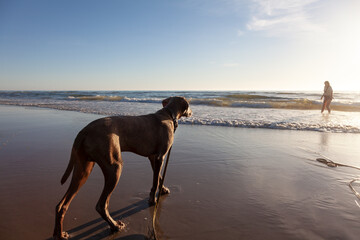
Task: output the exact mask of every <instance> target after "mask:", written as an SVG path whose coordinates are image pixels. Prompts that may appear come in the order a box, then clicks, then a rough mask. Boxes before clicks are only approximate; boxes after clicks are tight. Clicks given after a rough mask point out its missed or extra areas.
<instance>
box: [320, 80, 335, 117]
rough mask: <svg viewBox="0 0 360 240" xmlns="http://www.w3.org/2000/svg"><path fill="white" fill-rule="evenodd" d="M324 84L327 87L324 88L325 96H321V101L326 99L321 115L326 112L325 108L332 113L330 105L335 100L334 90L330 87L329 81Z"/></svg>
mask: <svg viewBox="0 0 360 240" xmlns="http://www.w3.org/2000/svg"><path fill="white" fill-rule="evenodd" d="M324 84H325V86H324V94H323V95H322V96H321V99H323V98H324V101H323V105H322V108H321V113H323V112H324V110H325V108H326V109H327V110H328V112H329V113H330V112H331V109H330V103H331V101H332V100H333V98H334V97H333V90H332V87H331V86H330V83H329V81H325V82H324Z"/></svg>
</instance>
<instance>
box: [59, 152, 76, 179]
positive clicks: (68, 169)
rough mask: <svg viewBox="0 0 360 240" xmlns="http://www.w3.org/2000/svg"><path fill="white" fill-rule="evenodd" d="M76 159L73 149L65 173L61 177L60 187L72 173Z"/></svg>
mask: <svg viewBox="0 0 360 240" xmlns="http://www.w3.org/2000/svg"><path fill="white" fill-rule="evenodd" d="M75 157H76V153H75V150H74V148H73V149H72V150H71V156H70V161H69V164H68V166H67V168H66V170H65V173H64V175H63V176H62V178H61V185H63V184H64V183H65V182H66V180H67V179H68V177H69V176H70V173H71V172H72V170H73V168H74V161H75V159H74V158H75Z"/></svg>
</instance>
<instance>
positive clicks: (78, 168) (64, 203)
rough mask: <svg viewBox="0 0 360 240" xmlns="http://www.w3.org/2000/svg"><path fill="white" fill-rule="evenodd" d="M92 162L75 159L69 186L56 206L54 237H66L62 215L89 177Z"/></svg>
mask: <svg viewBox="0 0 360 240" xmlns="http://www.w3.org/2000/svg"><path fill="white" fill-rule="evenodd" d="M94 164H95V163H94V162H89V161H85V160H84V159H77V161H76V162H75V166H74V172H73V176H72V179H71V183H70V185H69V188H68V190H67V192H66V193H65V195H64V197H63V198H62V199H61V201H60V202H59V204H58V205H57V206H56V212H55V214H56V217H55V229H54V234H53V236H54V239H68V237H69V235H68V234H67V233H66V232H63V221H64V216H65V214H66V211H67V210H68V208H69V205H70V203H71V201H72V200H73V198H74V197H75V195H76V194H77V193H78V191H79V189H80V188H81V186H82V185H83V184H84V183H85V182H86V180H87V178H88V177H89V175H90V173H91V170H92V169H93V167H94Z"/></svg>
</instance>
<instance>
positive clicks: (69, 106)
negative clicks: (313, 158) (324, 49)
mask: <svg viewBox="0 0 360 240" xmlns="http://www.w3.org/2000/svg"><path fill="white" fill-rule="evenodd" d="M321 94H322V92H295V91H294V92H284V91H0V104H3V105H18V106H33V107H45V108H52V109H59V110H69V111H77V112H84V113H95V114H99V115H120V116H123V115H143V114H148V113H153V112H155V111H157V110H159V109H160V108H161V107H162V105H161V102H162V100H163V99H165V98H167V97H170V96H184V97H186V98H187V99H188V100H189V101H190V105H191V108H192V110H193V116H192V117H190V118H182V119H181V120H180V121H179V123H180V124H195V125H210V126H227V127H241V128H270V129H287V130H309V131H321V132H342V133H360V92H335V94H334V99H333V101H332V104H331V108H332V112H331V114H328V113H327V111H326V110H325V112H324V113H323V114H321V113H320V109H321V104H322V101H321V100H320V97H321Z"/></svg>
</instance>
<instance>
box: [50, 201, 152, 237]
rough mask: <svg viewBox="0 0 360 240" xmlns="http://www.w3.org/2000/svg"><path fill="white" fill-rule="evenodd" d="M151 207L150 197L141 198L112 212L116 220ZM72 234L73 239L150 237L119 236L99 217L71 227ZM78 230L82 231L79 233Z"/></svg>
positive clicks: (139, 235)
mask: <svg viewBox="0 0 360 240" xmlns="http://www.w3.org/2000/svg"><path fill="white" fill-rule="evenodd" d="M147 208H149V204H148V199H143V200H140V201H138V202H136V203H133V204H131V205H129V206H127V207H124V208H122V209H119V210H117V211H114V212H112V213H110V214H111V216H113V218H114V220H119V219H124V218H127V217H130V216H132V215H134V214H136V213H138V212H141V211H142V210H144V209H147ZM89 227H90V229H88V230H87V231H85V232H81V231H82V230H84V229H85V228H89ZM100 230H103V231H101V232H99V233H97V234H95V235H93V234H94V233H95V232H98V231H100ZM67 232H68V233H69V234H70V239H71V240H80V239H89V240H90V239H92V240H95V239H111V240H140V239H141V240H144V239H146V240H148V239H150V237H148V236H145V235H142V234H132V235H128V236H122V237H119V238H117V237H116V235H117V234H116V233H114V234H113V233H112V232H111V230H110V228H109V227H108V224H107V223H106V222H105V221H104V220H103V219H102V218H97V219H94V220H92V221H90V222H87V223H85V224H82V225H80V226H78V227H75V228H73V229H70V230H68V231H67ZM77 232H81V233H78V234H77ZM52 239H53V238H48V239H46V240H52Z"/></svg>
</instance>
